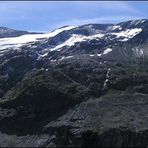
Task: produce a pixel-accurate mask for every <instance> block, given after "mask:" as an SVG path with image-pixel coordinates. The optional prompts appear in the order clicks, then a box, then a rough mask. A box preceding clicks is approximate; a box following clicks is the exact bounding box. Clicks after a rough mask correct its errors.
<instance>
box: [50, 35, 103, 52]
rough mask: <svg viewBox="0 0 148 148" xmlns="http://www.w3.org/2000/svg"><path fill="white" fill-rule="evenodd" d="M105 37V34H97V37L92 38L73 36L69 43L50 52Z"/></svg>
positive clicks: (66, 42)
mask: <svg viewBox="0 0 148 148" xmlns="http://www.w3.org/2000/svg"><path fill="white" fill-rule="evenodd" d="M103 36H104V35H103V34H96V35H92V36H84V35H77V34H73V35H72V36H71V37H70V38H69V39H68V40H67V41H65V42H64V43H62V44H60V45H58V46H56V47H54V48H51V49H49V50H50V51H54V50H58V51H60V50H61V48H63V47H65V46H68V47H71V46H74V45H75V44H76V43H78V42H82V41H87V40H92V39H97V38H101V37H103Z"/></svg>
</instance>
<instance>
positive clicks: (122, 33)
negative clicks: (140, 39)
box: [111, 28, 142, 41]
mask: <svg viewBox="0 0 148 148" xmlns="http://www.w3.org/2000/svg"><path fill="white" fill-rule="evenodd" d="M141 31H142V29H141V28H135V29H126V30H125V31H120V32H116V33H111V34H113V35H116V36H117V38H120V37H124V39H122V41H127V40H128V39H130V38H133V37H134V36H136V35H137V34H139V33H140V32H141Z"/></svg>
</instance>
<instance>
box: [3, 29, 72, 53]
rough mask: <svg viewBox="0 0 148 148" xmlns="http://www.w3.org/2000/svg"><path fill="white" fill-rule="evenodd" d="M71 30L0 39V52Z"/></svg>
mask: <svg viewBox="0 0 148 148" xmlns="http://www.w3.org/2000/svg"><path fill="white" fill-rule="evenodd" d="M73 28H75V26H68V27H63V28H60V29H57V30H55V31H53V32H50V33H45V34H27V35H22V36H19V37H11V38H2V39H0V50H2V49H6V48H11V47H14V48H18V47H21V46H23V45H25V44H27V43H31V42H35V41H39V40H42V39H46V38H50V37H54V36H56V35H57V34H59V33H61V32H63V31H66V30H70V29H73Z"/></svg>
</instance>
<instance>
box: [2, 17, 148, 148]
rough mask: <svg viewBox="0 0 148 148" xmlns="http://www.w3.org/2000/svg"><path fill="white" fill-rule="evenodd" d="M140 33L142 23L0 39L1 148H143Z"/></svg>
mask: <svg viewBox="0 0 148 148" xmlns="http://www.w3.org/2000/svg"><path fill="white" fill-rule="evenodd" d="M147 28H148V20H146V19H143V20H134V21H127V22H122V23H119V24H88V25H83V26H79V27H76V26H65V27H62V28H59V29H57V30H54V31H53V32H50V33H46V34H31V33H27V34H25V35H21V36H20V35H17V36H16V37H12V36H9V38H8V36H7V38H5V37H3V38H1V39H0V146H15V147H16V146H18V147H19V146H25V147H26V146H35V147H39V146H45V147H54V146H55V147H56V146H57V147H59V146H60V147H62V146H67V147H72V146H74V147H90V146H93V147H109V146H112V147H130V146H132V147H135V146H137V147H139V146H142V147H147V146H148V142H147V141H148V132H147V131H148V127H147V122H148V117H147V113H148V110H147V107H148V106H147V105H148V101H147V97H148V60H147V56H148V50H147V39H148V34H147V31H148V30H147ZM0 34H1V32H0Z"/></svg>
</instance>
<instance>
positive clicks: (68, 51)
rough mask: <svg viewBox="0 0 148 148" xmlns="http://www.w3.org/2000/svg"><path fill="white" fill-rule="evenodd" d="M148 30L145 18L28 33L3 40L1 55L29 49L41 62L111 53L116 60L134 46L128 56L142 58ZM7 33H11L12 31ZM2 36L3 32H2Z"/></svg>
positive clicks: (0, 42) (1, 41) (0, 48)
mask: <svg viewBox="0 0 148 148" xmlns="http://www.w3.org/2000/svg"><path fill="white" fill-rule="evenodd" d="M147 28H148V20H146V19H143V20H134V21H128V22H122V23H119V24H88V25H83V26H65V27H62V28H59V29H57V30H54V31H52V32H49V33H44V34H32V33H31V34H30V33H27V32H25V35H21V36H20V35H18V36H17V37H7V38H5V37H4V38H1V39H0V56H2V55H3V54H4V53H8V52H10V51H11V53H12V52H14V51H15V52H20V51H22V52H23V50H24V48H25V49H27V48H28V50H32V52H34V53H35V54H37V55H38V59H40V58H42V57H48V58H49V59H51V60H55V59H53V57H56V58H62V57H60V56H63V57H65V56H66V55H69V56H74V55H75V54H84V53H85V54H91V55H92V54H93V55H94V56H98V57H104V56H105V55H107V54H108V53H110V54H111V53H112V54H111V55H110V57H113V55H115V52H120V54H121V56H123V54H124V53H123V52H126V46H132V47H131V48H130V49H128V51H127V53H129V54H130V55H129V54H127V55H129V56H130V57H131V56H138V57H140V56H142V54H143V53H145V54H146V55H147V51H146V49H145V45H146V44H147V36H146V35H147V31H148V29H147ZM7 30H8V31H9V30H10V32H12V30H11V29H7ZM1 34H3V32H2V33H1V32H0V35H1ZM139 38H140V39H139ZM137 46H138V47H137ZM119 48H120V49H119ZM108 49H110V50H108ZM119 50H120V51H119ZM106 51H107V52H106ZM54 52H56V55H55V54H54V56H50V55H51V53H54ZM57 52H58V57H57ZM124 56H125V54H124ZM126 58H127V57H126Z"/></svg>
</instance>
